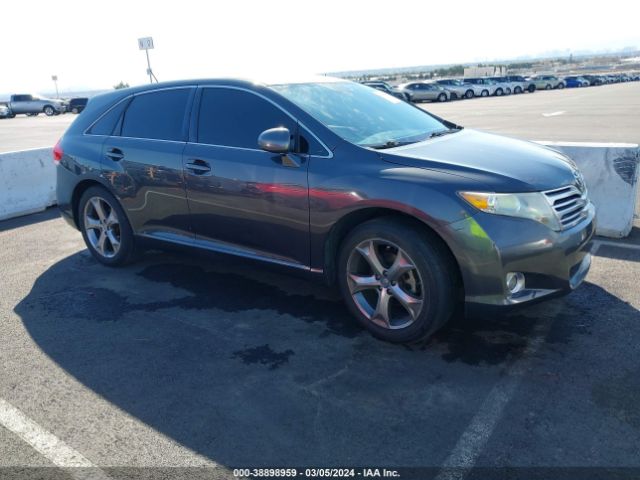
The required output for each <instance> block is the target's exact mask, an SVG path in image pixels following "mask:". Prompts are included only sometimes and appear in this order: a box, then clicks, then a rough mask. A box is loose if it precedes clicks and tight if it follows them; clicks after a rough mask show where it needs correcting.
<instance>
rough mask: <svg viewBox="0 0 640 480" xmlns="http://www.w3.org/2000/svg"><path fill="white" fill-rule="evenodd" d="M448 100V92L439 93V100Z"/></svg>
mask: <svg viewBox="0 0 640 480" xmlns="http://www.w3.org/2000/svg"><path fill="white" fill-rule="evenodd" d="M447 100H448V99H447V95H446V94H444V93H441V94H440V95H438V101H439V102H446V101H447Z"/></svg>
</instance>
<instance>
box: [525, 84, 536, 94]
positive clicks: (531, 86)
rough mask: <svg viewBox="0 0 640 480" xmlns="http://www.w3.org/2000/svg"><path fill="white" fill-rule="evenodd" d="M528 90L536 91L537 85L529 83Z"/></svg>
mask: <svg viewBox="0 0 640 480" xmlns="http://www.w3.org/2000/svg"><path fill="white" fill-rule="evenodd" d="M527 90H529V93H533V92H535V91H536V86H535V85H533V84H532V85H529V88H527Z"/></svg>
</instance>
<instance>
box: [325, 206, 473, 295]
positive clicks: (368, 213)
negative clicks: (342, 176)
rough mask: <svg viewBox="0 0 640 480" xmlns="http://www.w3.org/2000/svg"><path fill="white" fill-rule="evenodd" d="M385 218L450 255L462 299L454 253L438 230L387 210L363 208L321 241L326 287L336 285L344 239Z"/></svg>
mask: <svg viewBox="0 0 640 480" xmlns="http://www.w3.org/2000/svg"><path fill="white" fill-rule="evenodd" d="M380 218H388V219H390V220H393V221H397V222H401V223H404V224H405V225H409V226H411V227H412V228H415V229H416V230H419V231H420V232H422V233H424V235H425V236H427V237H429V238H430V240H432V241H435V242H439V243H440V244H441V245H442V246H443V247H444V250H445V251H446V252H447V254H448V256H449V260H450V261H451V262H452V265H455V269H456V272H455V273H456V278H457V285H456V287H457V288H459V289H460V290H461V292H460V293H461V298H464V282H463V276H462V271H461V269H460V264H459V263H458V260H457V259H456V256H455V255H454V254H453V251H452V250H451V248H450V247H449V245H448V244H447V242H446V241H445V240H444V238H443V237H442V235H440V234H439V233H438V231H437V229H436V228H435V227H434V226H433V225H430V224H429V223H427V222H425V221H424V220H423V219H420V218H417V217H415V216H413V215H411V214H409V213H406V212H403V211H400V210H394V209H391V208H386V207H365V208H361V209H358V210H356V211H353V212H350V213H348V214H346V215H345V216H343V217H342V218H340V220H338V221H337V222H336V223H335V224H334V225H333V227H332V228H331V230H330V231H329V234H328V235H327V237H326V239H325V242H324V252H323V253H324V255H323V256H324V277H325V280H326V282H327V283H328V284H329V285H334V284H335V283H336V280H337V279H336V273H337V262H338V256H339V251H340V246H341V244H342V242H343V241H344V239H345V238H346V237H347V236H348V235H349V233H350V232H351V231H353V229H355V228H357V227H358V226H359V225H361V224H363V223H365V222H367V221H369V220H373V219H380Z"/></svg>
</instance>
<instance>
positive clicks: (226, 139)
mask: <svg viewBox="0 0 640 480" xmlns="http://www.w3.org/2000/svg"><path fill="white" fill-rule="evenodd" d="M363 88H367V89H369V87H363ZM276 127H287V128H288V129H289V131H290V132H291V133H292V134H295V130H296V124H295V122H294V121H293V120H292V119H291V117H289V116H288V115H287V114H286V113H284V112H283V111H282V110H280V109H279V108H277V107H276V106H275V105H273V104H272V103H270V102H268V101H267V100H265V99H263V98H261V97H258V96H257V95H254V94H253V93H249V92H245V91H242V90H233V89H229V88H205V89H203V90H202V100H201V102H200V113H199V119H198V143H207V144H210V145H225V146H229V147H243V148H255V149H257V148H258V136H259V135H260V134H261V133H262V132H264V131H265V130H267V129H269V128H276Z"/></svg>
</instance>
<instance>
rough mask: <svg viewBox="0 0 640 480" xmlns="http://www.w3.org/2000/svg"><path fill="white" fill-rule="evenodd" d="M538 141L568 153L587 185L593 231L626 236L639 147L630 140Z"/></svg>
mask: <svg viewBox="0 0 640 480" xmlns="http://www.w3.org/2000/svg"><path fill="white" fill-rule="evenodd" d="M536 143H540V144H543V145H546V146H548V147H551V148H553V149H555V150H558V151H561V152H562V153H564V154H566V155H568V156H569V157H571V159H572V160H573V161H574V162H576V164H577V165H578V167H579V168H580V170H581V171H582V174H583V175H584V179H585V183H586V184H587V188H588V189H589V198H590V199H591V201H592V202H593V204H594V205H595V207H596V212H597V216H598V220H597V222H598V223H597V229H596V234H597V235H602V236H605V237H613V238H621V237H626V236H627V235H629V232H631V228H632V227H633V220H634V213H635V209H636V208H635V205H636V199H637V194H638V171H639V170H640V167H639V165H638V164H639V163H640V149H639V148H638V145H637V144H633V143H577V142H548V141H539V142H536Z"/></svg>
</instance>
